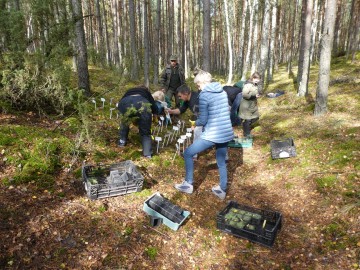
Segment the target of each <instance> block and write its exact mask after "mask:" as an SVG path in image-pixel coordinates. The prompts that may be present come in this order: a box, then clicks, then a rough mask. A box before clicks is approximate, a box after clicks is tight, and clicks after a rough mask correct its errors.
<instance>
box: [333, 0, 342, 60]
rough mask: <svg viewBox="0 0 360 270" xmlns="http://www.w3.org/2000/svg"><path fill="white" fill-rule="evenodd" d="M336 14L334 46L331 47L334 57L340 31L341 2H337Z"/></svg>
mask: <svg viewBox="0 0 360 270" xmlns="http://www.w3.org/2000/svg"><path fill="white" fill-rule="evenodd" d="M337 1H338V3H337V12H336V20H335V30H334V45H333V54H334V55H335V56H336V55H337V54H338V52H339V47H338V46H339V32H340V29H341V9H342V0H337Z"/></svg>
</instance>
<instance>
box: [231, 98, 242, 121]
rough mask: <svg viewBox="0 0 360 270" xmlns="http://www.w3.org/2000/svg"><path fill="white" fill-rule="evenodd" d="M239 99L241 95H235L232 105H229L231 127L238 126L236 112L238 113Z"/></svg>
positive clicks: (238, 119)
mask: <svg viewBox="0 0 360 270" xmlns="http://www.w3.org/2000/svg"><path fill="white" fill-rule="evenodd" d="M241 99H242V93H239V94H237V95H236V98H235V100H234V102H233V104H232V105H231V109H230V119H231V125H232V126H233V127H234V126H239V125H240V118H239V116H238V111H239V107H240V102H241Z"/></svg>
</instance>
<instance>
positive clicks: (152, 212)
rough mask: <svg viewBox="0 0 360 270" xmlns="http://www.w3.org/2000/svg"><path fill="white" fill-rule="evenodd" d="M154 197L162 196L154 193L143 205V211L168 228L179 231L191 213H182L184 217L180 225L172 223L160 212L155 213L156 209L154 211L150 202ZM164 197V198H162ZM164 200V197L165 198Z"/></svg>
mask: <svg viewBox="0 0 360 270" xmlns="http://www.w3.org/2000/svg"><path fill="white" fill-rule="evenodd" d="M154 196H161V194H160V193H159V192H156V193H154V194H153V195H151V196H150V197H149V198H148V199H147V200H146V201H145V202H144V205H143V210H144V211H145V212H146V213H147V214H148V215H150V216H152V219H161V220H162V223H163V224H165V225H166V226H168V227H169V228H170V229H172V230H174V231H177V230H178V229H179V227H180V226H181V225H182V224H183V223H184V221H185V219H186V218H187V217H188V216H189V215H190V212H189V211H186V210H184V211H183V212H182V213H181V216H182V217H183V219H182V220H181V221H180V223H176V222H173V221H171V220H170V219H169V218H167V217H166V216H164V215H162V214H160V213H159V212H157V211H155V210H154V209H152V208H151V207H150V205H149V201H150V200H151V199H152V198H153V197H154ZM161 197H162V196H161ZM163 198H164V197H163Z"/></svg>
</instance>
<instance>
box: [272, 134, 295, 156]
mask: <svg viewBox="0 0 360 270" xmlns="http://www.w3.org/2000/svg"><path fill="white" fill-rule="evenodd" d="M270 146H271V157H272V159H278V158H289V157H295V156H296V149H295V144H294V140H293V139H292V138H286V139H282V140H272V141H271V142H270Z"/></svg>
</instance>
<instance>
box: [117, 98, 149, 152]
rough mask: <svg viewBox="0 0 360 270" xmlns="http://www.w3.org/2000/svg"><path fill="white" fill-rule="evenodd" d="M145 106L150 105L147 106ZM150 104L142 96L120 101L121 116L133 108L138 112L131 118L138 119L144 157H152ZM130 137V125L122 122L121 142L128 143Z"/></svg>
mask: <svg viewBox="0 0 360 270" xmlns="http://www.w3.org/2000/svg"><path fill="white" fill-rule="evenodd" d="M144 104H148V105H147V106H146V105H144ZM149 104H150V102H149V101H148V100H147V99H145V98H144V97H142V96H128V97H125V98H123V99H122V100H120V102H119V104H118V109H119V111H120V114H121V115H124V114H125V113H126V112H127V110H128V109H129V108H131V107H134V108H135V109H136V112H135V113H134V114H132V115H130V117H133V118H136V120H135V124H137V125H138V127H139V134H140V136H141V144H142V148H143V155H144V156H151V154H152V146H151V143H152V142H151V121H152V114H151V109H150V107H149ZM128 136H129V123H128V122H124V121H121V123H120V131H119V137H120V140H122V141H124V142H126V141H127V140H128Z"/></svg>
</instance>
